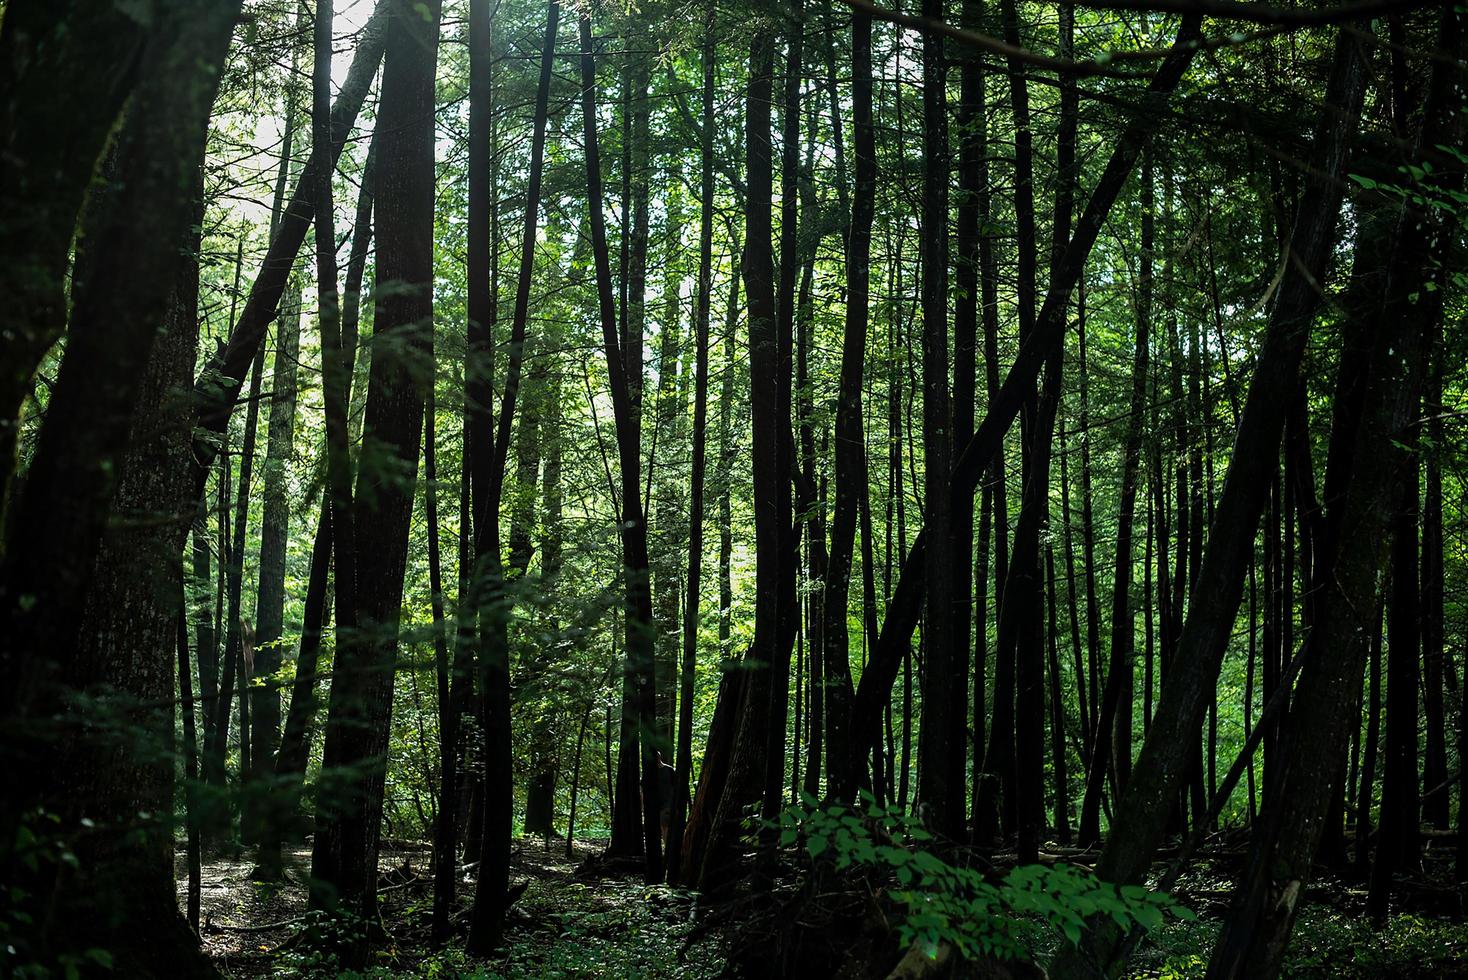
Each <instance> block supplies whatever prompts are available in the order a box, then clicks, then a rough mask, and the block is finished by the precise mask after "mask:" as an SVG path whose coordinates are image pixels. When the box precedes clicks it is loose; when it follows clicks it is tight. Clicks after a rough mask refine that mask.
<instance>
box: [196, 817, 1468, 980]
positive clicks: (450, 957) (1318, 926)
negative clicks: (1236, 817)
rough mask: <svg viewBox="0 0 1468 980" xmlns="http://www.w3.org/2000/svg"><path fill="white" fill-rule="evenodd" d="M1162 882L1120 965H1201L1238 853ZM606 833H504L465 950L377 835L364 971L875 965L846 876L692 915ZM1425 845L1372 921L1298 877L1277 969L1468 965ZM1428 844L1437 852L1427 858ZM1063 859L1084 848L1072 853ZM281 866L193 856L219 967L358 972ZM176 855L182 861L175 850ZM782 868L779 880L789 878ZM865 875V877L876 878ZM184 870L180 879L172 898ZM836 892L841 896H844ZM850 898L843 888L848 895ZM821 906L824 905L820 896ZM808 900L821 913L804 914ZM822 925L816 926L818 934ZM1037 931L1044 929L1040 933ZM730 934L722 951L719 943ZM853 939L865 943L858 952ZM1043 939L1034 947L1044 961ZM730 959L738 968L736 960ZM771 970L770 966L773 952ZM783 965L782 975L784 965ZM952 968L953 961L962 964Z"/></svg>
mask: <svg viewBox="0 0 1468 980" xmlns="http://www.w3.org/2000/svg"><path fill="white" fill-rule="evenodd" d="M1215 845H1219V846H1215V847H1212V848H1210V849H1208V853H1207V854H1206V856H1205V855H1200V858H1201V860H1200V861H1199V862H1198V863H1197V864H1196V865H1195V867H1194V868H1193V869H1192V870H1190V871H1189V872H1188V873H1187V874H1186V875H1184V877H1183V878H1182V880H1180V881H1179V883H1178V887H1177V889H1176V892H1175V893H1176V895H1177V898H1178V899H1179V900H1180V901H1181V902H1183V903H1184V904H1186V905H1187V906H1189V907H1190V908H1192V909H1193V910H1194V911H1196V912H1197V913H1198V915H1199V918H1198V919H1197V921H1193V922H1181V921H1171V920H1170V921H1169V922H1168V923H1167V924H1166V925H1164V926H1163V927H1161V928H1160V929H1158V930H1157V931H1156V932H1154V933H1152V934H1151V935H1150V936H1149V937H1148V938H1147V940H1146V941H1144V942H1143V943H1142V944H1141V946H1140V947H1139V948H1138V950H1137V952H1136V954H1135V955H1134V957H1133V958H1132V960H1131V968H1130V969H1129V970H1128V972H1127V974H1126V975H1127V976H1128V977H1129V978H1161V980H1183V978H1193V977H1200V978H1201V977H1202V976H1203V973H1204V970H1205V968H1206V965H1207V958H1208V954H1209V952H1210V950H1211V948H1212V945H1213V941H1214V939H1215V938H1216V936H1217V932H1218V927H1219V922H1220V919H1221V917H1222V916H1224V915H1226V914H1227V911H1228V904H1229V898H1230V888H1231V885H1232V878H1233V876H1234V874H1235V873H1236V872H1237V870H1238V869H1237V867H1236V865H1237V864H1238V862H1239V859H1240V856H1241V853H1242V852H1240V851H1239V850H1238V848H1237V847H1233V846H1228V845H1227V844H1223V843H1222V842H1221V841H1215ZM604 846H605V842H604V841H589V840H588V841H577V842H576V846H575V852H574V856H573V857H570V858H568V857H567V856H566V854H565V844H564V841H562V840H554V841H552V842H551V845H550V847H549V848H547V847H546V846H545V845H544V842H543V841H542V840H541V839H539V838H522V839H520V840H518V841H517V842H516V845H515V850H514V859H513V865H512V871H511V880H512V883H513V884H520V883H524V884H525V886H526V887H525V890H524V893H523V894H522V895H521V896H520V898H519V899H518V901H516V903H515V905H514V906H513V907H512V909H511V910H510V913H509V922H508V943H507V945H506V947H505V949H504V950H503V951H502V953H501V954H500V955H499V956H497V957H495V958H494V959H492V960H474V959H471V958H470V957H468V956H467V955H466V954H465V953H464V952H463V933H464V931H465V930H466V928H467V920H468V909H469V902H470V896H471V895H472V893H473V878H472V875H473V868H472V867H466V868H465V869H462V870H461V880H460V887H459V899H460V900H459V905H458V907H457V909H456V911H455V924H456V926H457V928H458V936H457V938H456V939H455V941H453V942H451V943H450V944H449V945H448V946H447V947H445V948H435V947H434V946H433V944H432V943H431V942H430V941H429V916H430V911H431V907H432V878H431V873H430V861H431V853H430V851H429V849H428V847H427V846H426V845H418V844H411V843H409V844H404V843H402V842H394V846H388V845H386V844H385V845H384V847H383V851H382V858H381V862H380V866H379V897H380V904H381V908H382V919H383V925H384V927H385V929H386V933H387V935H386V937H385V938H384V940H383V941H381V942H379V943H377V944H376V945H375V946H374V966H373V967H372V968H371V969H370V970H369V971H368V972H367V973H366V974H365V976H367V977H378V978H387V977H424V978H430V977H432V978H458V977H463V978H483V980H488V978H492V977H493V978H506V980H510V978H514V980H521V978H524V980H528V978H532V977H533V978H541V977H546V978H552V977H555V978H580V977H586V978H592V977H613V978H631V977H636V978H647V980H654V978H663V977H670V978H671V977H678V978H680V980H683V978H686V980H704V978H712V977H715V976H719V975H721V974H722V973H723V972H724V971H725V970H726V969H729V970H731V971H732V972H733V973H734V974H736V975H751V974H750V972H749V968H750V967H751V966H753V965H755V964H761V965H760V966H757V967H756V969H757V970H758V971H759V972H760V973H762V974H763V975H764V976H773V975H774V974H773V973H770V972H769V969H768V968H769V967H772V966H774V965H775V964H777V963H779V962H782V961H783V962H786V963H787V965H788V964H790V963H792V962H795V961H803V962H802V963H801V967H800V970H801V972H800V974H799V975H801V976H803V977H806V976H809V977H814V976H816V974H814V973H811V972H810V971H809V969H807V967H810V966H811V965H812V964H811V963H810V962H808V958H809V954H810V953H812V952H816V950H814V949H812V948H806V949H803V950H801V955H797V956H795V957H794V958H793V959H788V958H787V955H788V954H789V953H790V952H792V950H791V949H790V947H789V944H790V943H792V942H793V943H795V945H796V946H797V947H808V946H809V944H814V945H815V946H817V947H823V948H824V953H817V956H816V959H817V960H818V961H820V962H821V963H822V967H823V968H824V969H825V970H827V971H828V972H827V974H826V975H831V976H834V975H843V976H844V975H854V974H848V973H847V972H846V971H845V970H843V968H842V967H843V965H844V966H846V967H850V966H852V965H853V957H852V955H850V954H856V955H855V960H860V961H865V962H866V966H867V967H868V968H869V969H870V968H871V967H874V966H876V967H878V969H877V971H876V973H875V975H877V976H880V975H882V974H883V973H885V969H882V968H881V967H880V966H879V964H878V962H877V961H883V962H885V961H886V960H888V959H890V958H891V957H890V956H888V955H885V954H889V953H892V952H893V950H889V949H885V948H882V947H883V946H884V944H882V943H878V944H877V945H875V946H873V945H872V944H871V943H870V942H865V943H864V942H863V940H862V938H861V933H862V931H863V930H862V927H861V925H860V920H861V919H862V918H863V916H864V913H862V912H858V913H857V914H856V915H855V916H852V915H851V914H850V912H851V910H849V909H848V910H847V913H846V914H841V913H840V912H839V910H838V908H837V906H838V905H839V904H840V903H839V902H838V901H837V900H838V899H839V898H840V897H841V894H842V891H844V890H823V891H822V892H821V893H820V894H815V893H812V892H811V891H809V890H808V889H807V888H804V887H802V885H801V884H800V883H799V878H798V875H797V874H795V873H794V872H795V869H794V868H792V867H788V866H787V867H786V868H785V869H784V870H785V871H786V872H791V873H790V874H788V875H786V874H782V875H780V876H779V877H780V879H781V880H780V882H779V883H778V884H777V885H776V887H774V888H772V889H771V890H770V891H768V892H766V893H764V897H763V899H762V900H760V901H758V902H753V901H751V899H752V898H753V897H754V896H746V897H745V899H744V900H742V901H736V902H730V903H727V904H720V905H716V906H713V907H711V908H708V909H707V912H708V913H709V914H707V915H705V914H702V913H700V914H698V915H697V917H695V911H696V907H695V902H694V896H693V895H692V894H690V893H688V892H686V891H681V890H678V889H672V888H667V887H664V886H648V885H646V884H644V883H642V881H641V880H640V878H639V877H638V876H637V875H636V874H635V872H634V871H632V870H631V869H628V868H622V867H620V865H619V863H617V862H609V863H603V862H601V861H598V860H594V859H593V860H588V858H595V856H596V855H598V854H599V853H600V852H601V850H602V848H603V847H604ZM1434 850H1435V849H1434V848H1431V847H1429V849H1428V857H1429V860H1428V867H1427V869H1426V871H1427V873H1426V874H1425V875H1424V876H1421V877H1419V878H1414V879H1412V880H1403V881H1399V882H1398V889H1397V899H1398V902H1399V903H1400V907H1403V908H1404V909H1405V911H1404V912H1403V913H1402V914H1399V915H1396V916H1394V917H1393V918H1392V920H1391V923H1390V924H1389V925H1388V926H1387V928H1386V929H1384V930H1382V931H1380V932H1375V931H1373V930H1371V929H1370V928H1369V926H1368V925H1367V922H1366V919H1365V915H1364V904H1365V890H1364V887H1363V886H1362V885H1361V884H1360V883H1358V882H1352V881H1347V880H1343V879H1341V878H1338V877H1333V876H1322V877H1321V878H1320V879H1318V880H1317V881H1316V882H1315V883H1314V884H1313V885H1312V888H1311V892H1310V895H1311V899H1312V901H1311V902H1310V903H1309V904H1308V905H1307V906H1306V907H1305V908H1304V909H1303V910H1302V912H1301V918H1300V922H1299V924H1298V925H1297V927H1296V929H1295V933H1294V939H1293V942H1292V943H1291V947H1290V952H1289V954H1288V956H1287V960H1286V967H1285V975H1286V976H1291V977H1308V978H1322V980H1323V978H1337V977H1340V978H1361V980H1367V978H1376V977H1383V978H1386V977H1403V978H1405V977H1447V978H1462V980H1468V925H1465V923H1464V918H1463V902H1464V901H1465V897H1468V896H1463V895H1461V894H1459V893H1458V892H1456V890H1454V889H1453V888H1452V887H1451V885H1445V883H1444V882H1443V881H1442V875H1441V874H1439V873H1437V872H1439V871H1440V870H1441V869H1439V868H1437V867H1435V865H1437V864H1440V863H1441V860H1442V859H1441V853H1442V852H1441V851H1438V852H1437V853H1435V852H1434ZM1434 858H1437V860H1434ZM1061 859H1062V860H1065V859H1069V860H1072V861H1076V860H1078V861H1079V863H1084V862H1085V858H1084V857H1082V856H1081V855H1079V854H1072V855H1068V856H1067V857H1065V858H1061ZM285 860H286V881H285V882H284V884H282V885H275V886H270V885H265V884H262V883H260V882H257V881H254V880H252V877H251V873H252V871H253V869H254V862H253V860H252V856H251V854H250V853H249V852H248V851H243V852H240V853H238V854H230V853H222V852H221V853H216V854H213V855H211V856H208V857H207V858H206V860H205V862H204V865H203V871H202V895H201V929H200V931H201V933H202V940H203V944H204V949H205V951H206V952H207V953H208V954H209V956H210V957H211V958H212V959H213V960H214V962H215V964H216V965H217V966H218V967H219V969H220V970H221V972H222V973H223V974H224V975H225V976H227V977H230V978H255V977H285V978H320V977H338V976H346V977H358V976H360V975H359V974H350V973H349V974H339V972H338V971H337V970H336V969H335V968H334V966H333V965H332V964H331V963H330V962H329V961H323V960H322V959H321V958H320V956H319V955H317V954H314V953H310V952H306V951H304V950H301V949H298V948H294V947H293V944H292V938H293V937H294V936H295V935H296V933H297V932H298V931H299V929H300V926H301V923H302V921H303V916H304V915H305V913H306V882H307V878H308V875H309V870H310V860H311V854H310V848H309V846H301V847H296V848H293V849H288V850H287V851H286V854H285ZM180 870H182V864H180ZM787 878H788V880H787ZM870 885H875V886H876V892H875V894H874V892H873V891H872V890H871V888H870V887H869V886H870ZM869 886H864V887H863V889H862V891H864V892H865V893H866V897H867V899H868V902H859V903H856V905H866V904H869V902H870V900H871V899H872V898H873V897H875V895H879V894H880V893H881V891H882V886H881V885H880V884H878V883H876V882H871V883H869ZM185 890H186V882H185V881H180V883H179V897H180V901H181V902H182V900H183V898H184V895H185ZM848 897H850V896H848ZM847 904H850V903H847ZM823 910H824V911H823ZM817 913H821V914H817ZM817 933H820V935H817ZM1041 945H1042V946H1044V945H1048V944H1043V943H1042V944H1041ZM731 949H733V953H732V959H731V958H730V955H731ZM863 950H864V951H865V955H863V952H862V951H863ZM1049 951H1050V950H1049V949H1044V948H1039V947H1037V948H1035V949H1034V950H1033V952H1034V953H1035V954H1036V956H1037V958H1038V959H1039V960H1040V961H1041V962H1044V960H1045V959H1047V958H1048V956H1047V954H1048V952H1049ZM741 967H742V968H743V969H742V970H741ZM776 970H777V972H778V967H776ZM787 975H796V974H787ZM951 975H953V976H965V975H966V974H964V973H963V971H962V970H961V969H960V970H958V971H956V972H955V973H954V974H951Z"/></svg>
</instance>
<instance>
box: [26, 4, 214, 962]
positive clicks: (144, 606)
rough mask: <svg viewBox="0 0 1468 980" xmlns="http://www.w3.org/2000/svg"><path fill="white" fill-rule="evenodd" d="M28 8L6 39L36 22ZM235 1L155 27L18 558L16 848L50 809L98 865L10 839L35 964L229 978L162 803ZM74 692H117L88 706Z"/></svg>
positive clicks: (94, 236)
mask: <svg viewBox="0 0 1468 980" xmlns="http://www.w3.org/2000/svg"><path fill="white" fill-rule="evenodd" d="M14 13H15V11H7V16H6V21H5V31H6V33H7V35H8V34H9V32H10V31H11V30H12V29H17V30H19V29H22V28H23V27H24V21H21V20H18V21H17V22H15V23H12V22H11V19H10V18H11V15H12V14H14ZM237 13H238V7H237V5H230V4H205V3H195V2H189V0H178V2H175V3H169V4H168V5H167V6H166V7H165V8H163V9H162V10H160V11H159V12H158V16H159V17H160V18H161V19H160V21H159V22H158V24H157V26H156V27H155V29H154V30H153V31H152V32H151V33H150V34H149V35H148V37H147V40H146V45H145V51H144V54H143V58H144V62H145V64H146V68H145V70H144V74H143V76H142V78H141V80H140V82H139V85H138V90H137V92H136V94H135V95H134V101H133V103H132V107H131V111H130V115H129V118H128V119H127V121H126V122H125V124H124V125H123V127H122V129H121V130H120V131H119V133H118V134H117V137H116V139H117V144H116V147H115V149H114V157H113V159H114V161H115V171H114V173H115V178H116V180H115V182H109V183H108V184H107V185H104V186H102V187H99V188H97V189H96V190H95V191H94V200H93V203H92V206H90V207H89V208H88V217H89V221H90V224H89V226H88V228H87V230H86V234H87V236H88V238H89V240H90V241H91V242H92V243H94V244H93V245H92V246H90V247H91V248H93V249H94V254H95V255H99V256H101V255H105V256H107V261H106V262H105V263H101V262H99V263H96V264H95V265H94V266H89V267H85V268H86V271H87V272H88V276H87V278H86V280H85V281H78V282H77V283H76V284H75V285H74V288H73V292H72V296H71V299H72V305H71V319H70V323H69V324H68V341H67V350H66V355H65V357H64V358H63V361H62V366H61V372H60V375H59V377H58V379H57V382H56V384H55V387H54V388H53V390H52V394H51V400H50V402H49V405H48V408H47V412H46V417H45V419H44V421H43V423H42V425H41V430H40V434H39V440H38V444H37V447H36V451H35V456H34V457H33V461H32V464H31V469H30V471H29V473H28V476H27V480H26V486H25V492H24V494H23V495H21V496H19V497H18V499H17V500H16V502H15V503H16V506H17V507H18V508H19V511H18V514H19V517H20V520H19V521H18V522H17V523H16V524H14V525H12V527H13V528H14V535H13V537H12V538H11V540H10V541H9V542H8V550H7V552H6V554H5V560H4V565H3V567H0V582H3V586H4V593H3V594H4V596H5V598H4V600H3V609H4V613H3V615H4V617H5V622H4V627H5V644H4V647H3V659H4V661H5V663H6V667H7V669H8V670H9V671H10V673H9V677H10V680H11V683H10V685H8V687H7V689H6V693H5V695H4V698H5V704H4V707H5V718H6V722H7V731H6V747H7V757H8V758H9V759H10V760H11V768H10V779H11V781H10V784H9V786H8V792H7V794H6V800H5V805H4V806H3V808H0V834H3V835H4V836H3V838H0V839H4V840H6V841H14V840H16V839H18V837H17V835H18V834H19V832H20V829H21V828H22V827H23V826H24V825H23V824H22V819H23V814H25V813H27V812H29V811H32V810H33V808H44V809H45V810H48V811H50V812H51V813H52V814H54V815H55V816H56V817H57V818H58V821H59V822H58V824H57V826H56V828H55V829H54V830H51V829H47V830H45V831H44V833H46V834H48V835H49V834H52V833H59V834H62V835H65V836H64V837H63V838H62V839H67V838H70V839H71V840H72V841H73V842H74V843H73V845H72V848H71V850H72V852H73V853H74V854H75V856H76V860H77V862H78V864H77V865H76V866H77V867H79V868H85V869H88V870H89V874H87V875H86V876H72V875H70V874H67V873H66V870H65V867H64V866H63V865H61V864H60V862H57V863H55V864H52V863H51V862H49V861H42V862H40V863H39V864H35V863H30V862H26V861H25V860H23V859H21V860H17V859H18V858H19V857H20V855H18V854H17V852H16V850H15V849H14V848H12V847H9V846H7V847H4V848H0V869H3V870H0V874H3V876H4V878H5V880H6V881H7V883H8V884H9V887H10V888H11V895H12V897H13V899H14V898H15V897H18V896H19V897H20V900H21V901H22V902H23V903H25V904H26V905H29V903H30V902H31V901H34V902H35V903H36V904H35V906H34V908H33V911H34V914H33V915H32V922H33V925H32V927H30V928H29V929H26V930H23V931H22V933H21V936H22V937H24V938H22V939H21V941H22V943H23V945H24V946H25V947H27V948H26V949H25V951H24V953H22V955H25V953H32V954H35V956H36V958H37V960H38V961H39V962H43V963H44V962H55V960H56V959H57V958H59V957H62V956H71V957H75V958H76V959H77V960H78V961H82V962H85V960H86V958H85V956H84V953H85V951H86V950H88V949H91V948H103V949H106V950H108V951H109V952H110V953H111V955H112V957H113V966H114V968H115V970H116V971H117V972H118V973H119V975H127V976H136V977H207V976H212V975H213V974H214V969H213V967H212V966H211V965H210V964H209V962H208V961H207V960H206V959H205V958H204V957H203V956H202V954H201V953H200V951H199V949H198V942H197V938H196V937H195V936H194V935H193V934H192V933H191V932H190V931H189V930H188V928H187V926H186V924H185V923H184V920H183V919H182V918H181V917H180V916H179V914H178V909H177V905H176V899H175V886H174V875H173V839H172V828H171V824H170V822H169V821H168V820H167V819H166V818H165V817H164V815H165V814H169V813H171V812H172V808H173V803H174V762H173V751H174V736H173V732H174V727H173V726H174V715H173V704H174V698H175V681H176V680H177V679H178V670H179V660H178V654H179V648H178V639H179V635H180V630H181V629H186V623H185V621H184V617H185V609H184V608H183V606H182V604H181V600H182V598H183V567H182V565H183V550H184V543H185V541H186V539H187V537H188V532H189V528H190V525H191V524H192V523H193V521H194V517H195V514H196V512H197V508H196V506H195V502H194V500H193V498H192V497H191V496H190V494H189V478H188V475H187V468H186V462H187V459H188V442H189V433H190V431H191V426H192V418H191V413H190V397H189V388H190V382H191V378H190V371H191V369H192V365H193V358H194V354H195V350H196V347H197V342H198V266H197V263H196V260H195V258H194V257H195V256H196V255H197V251H198V244H199V243H198V231H197V227H198V223H199V215H200V213H201V210H202V201H201V198H202V194H203V189H202V186H201V185H202V172H201V167H202V164H203V160H204V146H205V136H206V130H207V121H208V118H209V113H210V108H211V106H212V104H213V100H214V94H215V92H216V89H217V87H218V81H219V76H220V70H221V68H222V67H223V64H224V59H225V54H226V50H227V46H228V42H229V37H230V31H231V28H232V26H233V23H234V17H235V15H236V14H237ZM118 40H119V41H123V40H125V35H124V36H123V37H120V38H119V39H118ZM6 70H7V71H11V70H13V69H12V68H11V67H9V66H8V67H7V69H6ZM12 108H13V107H12ZM9 135H10V134H8V133H7V138H9ZM7 166H9V162H7ZM122 187H126V189H127V192H126V193H125V194H124V193H122V192H121V188H122ZM10 189H11V187H10V185H8V184H7V193H8V192H9V191H10ZM191 224H192V225H193V228H191V227H190V225H191ZM9 233H10V229H7V231H6V234H9ZM185 256H188V258H187V259H185ZM160 324H161V325H162V329H161V330H160V329H159V325H160ZM7 369H9V365H8V364H7ZM58 549H59V550H58ZM22 596H25V597H30V598H32V599H34V600H35V601H34V602H33V603H32V604H29V605H28V606H27V605H21V604H20V603H18V602H17V597H22ZM17 606H19V608H17ZM72 692H75V693H81V692H86V693H87V694H89V695H91V696H92V699H100V702H98V701H96V700H91V699H89V701H88V702H87V703H88V704H91V705H92V708H91V709H90V710H89V711H87V712H86V714H85V716H83V715H82V713H80V712H79V711H78V709H77V707H76V706H75V704H74V703H73V702H72V701H71V698H70V696H69V695H70V694H71V693H72ZM185 703H186V704H189V702H187V701H186V702H185ZM189 706H190V707H192V705H191V704H190V705H189ZM107 719H110V721H109V722H107V723H102V724H99V721H104V720H107ZM186 732H187V729H186ZM53 839H54V838H53ZM31 853H32V854H33V853H34V852H31ZM25 895H28V896H34V898H31V899H29V900H28V899H27V898H26V897H24V896H25ZM12 955H13V954H12Z"/></svg>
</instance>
